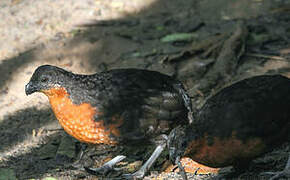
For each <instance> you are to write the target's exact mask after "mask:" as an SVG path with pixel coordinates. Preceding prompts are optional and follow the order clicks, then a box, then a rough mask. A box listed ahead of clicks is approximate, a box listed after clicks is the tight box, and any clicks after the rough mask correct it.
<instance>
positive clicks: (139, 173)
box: [122, 169, 145, 179]
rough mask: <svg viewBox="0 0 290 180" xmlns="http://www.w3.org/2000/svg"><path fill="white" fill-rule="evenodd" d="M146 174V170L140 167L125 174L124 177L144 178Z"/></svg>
mask: <svg viewBox="0 0 290 180" xmlns="http://www.w3.org/2000/svg"><path fill="white" fill-rule="evenodd" d="M144 176H145V171H144V170H143V169H140V170H139V171H136V172H134V173H132V174H123V175H122V177H123V178H124V179H142V178H143V177H144Z"/></svg>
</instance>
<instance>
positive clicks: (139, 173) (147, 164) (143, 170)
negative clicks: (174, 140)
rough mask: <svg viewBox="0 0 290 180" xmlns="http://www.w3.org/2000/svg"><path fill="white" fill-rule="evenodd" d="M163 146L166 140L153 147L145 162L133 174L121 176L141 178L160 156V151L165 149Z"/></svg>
mask: <svg viewBox="0 0 290 180" xmlns="http://www.w3.org/2000/svg"><path fill="white" fill-rule="evenodd" d="M163 137H164V138H165V139H167V136H165V135H164V136H163ZM165 147H166V142H165V141H164V142H162V143H161V144H159V145H158V146H157V147H156V148H155V150H154V152H153V153H152V155H151V156H150V158H149V159H148V160H147V161H146V162H145V164H144V165H143V166H142V167H141V168H140V169H139V170H138V171H136V172H135V173H133V174H123V177H124V178H126V179H133V178H143V177H144V176H145V174H146V172H147V171H148V170H149V169H150V168H151V166H152V165H153V163H154V162H155V161H156V159H157V158H158V157H159V156H160V154H161V153H162V151H163V150H164V149H165Z"/></svg>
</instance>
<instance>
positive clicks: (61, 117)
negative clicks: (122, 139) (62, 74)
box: [42, 88, 122, 144]
mask: <svg viewBox="0 0 290 180" xmlns="http://www.w3.org/2000/svg"><path fill="white" fill-rule="evenodd" d="M42 92H43V93H44V94H45V95H47V96H48V98H49V102H50V104H51V107H52V110H53V112H54V114H55V116H56V118H57V119H58V121H59V123H60V124H61V126H62V127H63V128H64V130H65V131H66V132H67V133H68V134H70V135H71V136H73V137H74V138H76V139H78V140H79V141H81V142H85V143H91V144H100V143H102V144H116V143H117V142H116V141H114V140H113V139H112V138H110V135H111V134H112V135H114V136H119V135H120V132H119V130H118V127H119V126H120V125H121V124H122V120H121V119H119V121H117V120H115V119H113V120H114V121H115V124H113V125H110V126H109V127H105V126H104V121H103V120H100V121H95V120H94V116H95V115H102V113H101V112H99V111H98V110H97V109H96V108H94V107H92V106H91V105H90V104H88V103H82V104H80V105H76V104H73V102H72V101H71V100H70V98H69V94H68V93H67V91H66V90H65V89H64V88H53V89H50V90H43V91H42Z"/></svg>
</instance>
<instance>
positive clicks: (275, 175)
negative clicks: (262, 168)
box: [261, 169, 290, 180]
mask: <svg viewBox="0 0 290 180" xmlns="http://www.w3.org/2000/svg"><path fill="white" fill-rule="evenodd" d="M261 175H272V177H271V178H270V180H274V179H281V178H286V179H288V178H290V169H284V170H283V171H278V172H263V173H261Z"/></svg>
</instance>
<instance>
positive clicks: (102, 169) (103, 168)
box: [84, 166, 113, 175]
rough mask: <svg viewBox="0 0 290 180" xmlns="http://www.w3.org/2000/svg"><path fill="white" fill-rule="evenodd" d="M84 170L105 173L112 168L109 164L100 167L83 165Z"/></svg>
mask: <svg viewBox="0 0 290 180" xmlns="http://www.w3.org/2000/svg"><path fill="white" fill-rule="evenodd" d="M84 168H85V170H86V171H87V172H88V173H90V174H93V175H107V174H108V173H109V172H110V171H112V170H113V168H111V167H109V166H102V167H100V168H94V169H93V168H89V167H84Z"/></svg>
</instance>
